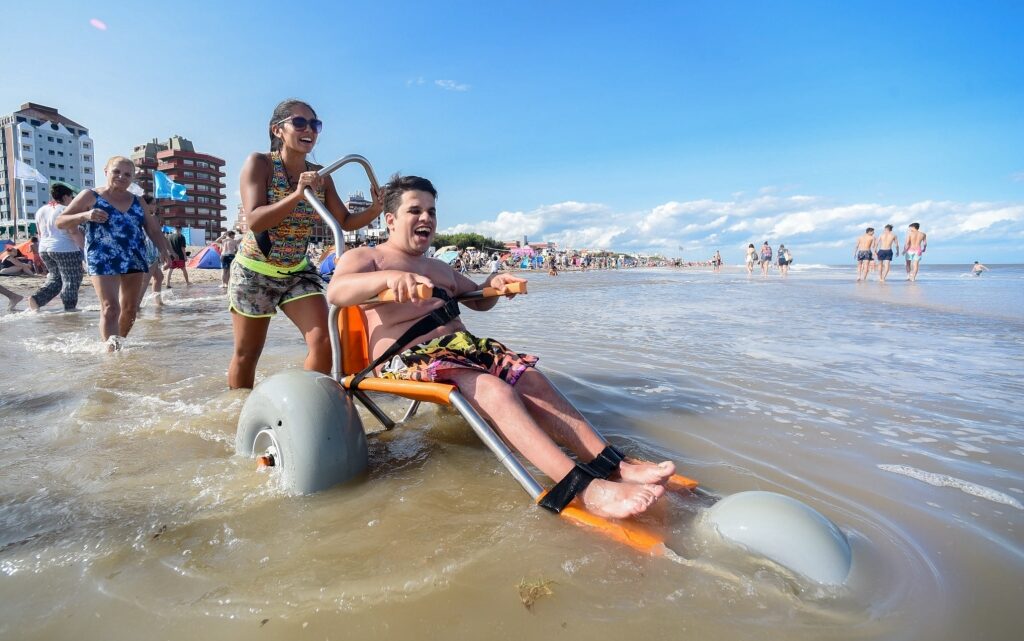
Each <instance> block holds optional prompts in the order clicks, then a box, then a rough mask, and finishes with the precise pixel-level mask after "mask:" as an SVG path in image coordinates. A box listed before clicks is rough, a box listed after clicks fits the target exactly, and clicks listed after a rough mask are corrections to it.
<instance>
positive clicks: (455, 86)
mask: <svg viewBox="0 0 1024 641" xmlns="http://www.w3.org/2000/svg"><path fill="white" fill-rule="evenodd" d="M434 84H435V85H437V86H438V87H440V88H442V89H446V90H448V91H469V85H467V84H465V83H462V82H455V81H454V80H435V81H434Z"/></svg>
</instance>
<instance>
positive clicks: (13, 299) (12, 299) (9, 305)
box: [7, 294, 25, 312]
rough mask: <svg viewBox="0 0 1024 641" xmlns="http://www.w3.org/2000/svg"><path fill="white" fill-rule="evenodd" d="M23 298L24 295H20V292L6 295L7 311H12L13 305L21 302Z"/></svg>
mask: <svg viewBox="0 0 1024 641" xmlns="http://www.w3.org/2000/svg"><path fill="white" fill-rule="evenodd" d="M24 298H25V297H24V296H22V295H21V294H11V295H10V296H8V297H7V300H8V301H9V302H8V303H7V311H9V312H13V311H14V307H15V306H16V305H17V304H18V303H20V302H21V301H22V300H23V299H24Z"/></svg>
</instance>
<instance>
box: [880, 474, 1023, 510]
mask: <svg viewBox="0 0 1024 641" xmlns="http://www.w3.org/2000/svg"><path fill="white" fill-rule="evenodd" d="M878 469H880V470H884V471H886V472H892V473H894V474H902V475H903V476H909V477H910V478H912V479H916V480H918V481H923V482H925V483H927V484H929V485H934V486H935V487H955V488H956V489H958V490H960V491H961V492H965V493H967V494H970V495H971V496H977V497H978V498H982V499H987V500H989V501H992V502H993V503H1002V504H1003V505H1009V506H1010V507H1013V508H1017V509H1018V510H1024V505H1021V502H1020V501H1018V500H1017V499H1015V498H1013V497H1012V496H1010V495H1008V494H1003V493H1002V492H999V491H997V490H993V489H992V488H990V487H985V486H984V485H978V484H976V483H971V482H970V481H965V480H963V479H958V478H955V477H952V476H946V475H945V474H935V473H934V472H925V471H924V470H919V469H917V468H914V467H910V466H909V465H879V466H878Z"/></svg>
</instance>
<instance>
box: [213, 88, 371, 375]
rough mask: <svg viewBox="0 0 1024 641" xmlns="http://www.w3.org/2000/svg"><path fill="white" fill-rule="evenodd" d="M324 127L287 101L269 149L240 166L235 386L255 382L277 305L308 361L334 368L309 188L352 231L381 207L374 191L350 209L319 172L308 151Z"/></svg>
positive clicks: (233, 300) (231, 299)
mask: <svg viewBox="0 0 1024 641" xmlns="http://www.w3.org/2000/svg"><path fill="white" fill-rule="evenodd" d="M322 127H323V122H321V121H320V120H319V119H318V118H317V117H316V112H315V111H313V108H312V107H310V106H309V105H308V104H306V103H305V102H302V101H301V100H285V101H284V102H282V103H280V104H279V105H277V107H276V108H275V109H274V113H273V114H272V115H271V117H270V125H269V134H270V152H269V153H263V152H254V153H253V154H251V155H250V156H249V158H248V159H247V160H246V161H245V165H244V166H243V167H242V175H241V178H240V183H241V195H242V207H243V208H244V209H245V211H246V213H247V216H248V221H249V231H248V232H247V233H246V234H245V238H244V239H243V240H242V243H241V245H240V246H239V248H238V251H237V253H236V254H235V260H234V261H233V262H232V263H231V267H230V271H231V277H230V280H229V281H228V306H229V309H230V310H231V325H232V329H233V332H234V342H235V347H234V353H233V354H232V357H231V363H230V365H229V366H228V386H229V387H231V388H232V389H235V388H240V387H242V388H250V387H252V386H253V383H254V381H255V378H256V364H257V363H258V362H259V359H260V355H261V354H262V353H263V344H264V343H265V341H266V338H267V329H268V328H269V327H270V319H271V318H273V317H274V315H275V314H277V308H278V307H280V308H281V311H283V312H284V313H285V315H286V316H287V317H288V318H289V320H291V321H292V323H294V324H295V326H296V327H297V328H298V329H299V331H300V332H302V336H303V338H304V339H305V341H306V347H307V349H308V353H307V355H306V360H305V364H304V366H305V368H306V369H308V370H315V371H318V372H324V373H329V372H330V369H331V346H330V340H329V337H328V330H327V303H326V302H325V301H324V297H323V293H322V291H321V290H322V289H323V286H322V285H321V280H320V275H319V273H318V272H317V270H316V267H314V266H313V265H312V264H311V263H310V262H309V260H308V259H307V257H306V249H307V246H308V244H309V239H310V236H311V234H312V232H313V225H314V223H315V222H317V221H318V220H320V217H319V215H318V214H317V213H316V211H314V210H313V208H312V207H311V206H310V205H309V203H307V202H306V201H305V200H304V196H303V192H304V191H305V189H306V187H310V188H312V189H313V191H314V192H315V193H316V195H317V197H318V198H319V199H320V200H321V201H322V202H324V204H325V205H326V207H327V209H328V210H329V211H330V212H331V214H332V215H333V216H334V217H335V218H336V219H337V220H338V222H340V223H341V226H342V228H343V229H345V230H348V231H352V230H356V229H359V228H360V227H364V226H365V225H367V224H369V223H370V221H372V220H373V219H374V218H376V217H377V215H378V214H379V213H380V210H381V207H380V202H379V198H378V196H377V194H376V193H374V194H373V199H374V202H373V204H372V205H370V207H369V208H367V209H365V210H364V211H362V212H359V213H358V214H351V213H349V211H348V209H347V208H346V207H345V204H344V203H343V202H342V201H341V197H340V196H338V191H337V189H335V187H334V181H332V180H331V178H330V176H326V177H323V178H321V177H320V176H318V175H317V170H318V169H320V167H319V166H318V165H314V164H312V163H311V162H309V161H308V160H306V156H307V155H308V154H309V153H310V152H312V151H313V147H314V146H316V141H317V136H318V135H319V134H320V129H321V128H322Z"/></svg>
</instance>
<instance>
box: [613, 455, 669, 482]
mask: <svg viewBox="0 0 1024 641" xmlns="http://www.w3.org/2000/svg"><path fill="white" fill-rule="evenodd" d="M675 471H676V464H675V463H673V462H672V461H662V462H661V463H651V462H650V461H641V460H638V459H626V460H624V461H622V462H621V463H619V478H620V479H621V480H623V481H625V482H627V483H640V484H644V483H656V484H658V485H664V484H665V483H667V482H668V479H669V477H670V476H672V475H673V474H675Z"/></svg>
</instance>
